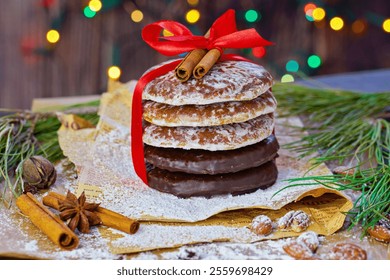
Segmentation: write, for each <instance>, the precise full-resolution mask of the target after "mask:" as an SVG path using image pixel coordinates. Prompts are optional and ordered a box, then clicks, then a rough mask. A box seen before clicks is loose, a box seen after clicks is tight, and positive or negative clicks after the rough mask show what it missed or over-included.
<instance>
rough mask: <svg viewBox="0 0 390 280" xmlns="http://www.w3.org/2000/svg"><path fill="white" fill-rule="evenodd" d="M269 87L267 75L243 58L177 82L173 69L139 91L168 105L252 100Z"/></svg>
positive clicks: (268, 75)
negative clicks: (183, 81) (204, 73)
mask: <svg viewBox="0 0 390 280" xmlns="http://www.w3.org/2000/svg"><path fill="white" fill-rule="evenodd" d="M271 86H272V77H271V75H270V74H269V73H268V72H267V71H266V70H265V69H264V68H263V67H262V66H259V65H256V64H254V63H250V62H244V61H225V62H219V63H217V64H216V65H214V67H213V68H212V69H211V70H210V72H209V73H208V74H207V75H205V76H204V77H203V78H202V79H200V80H197V79H190V80H188V81H187V82H186V83H181V82H180V81H179V80H178V79H177V78H176V77H175V74H174V71H170V72H169V73H167V74H165V75H163V76H161V77H158V78H156V79H155V80H153V81H152V82H150V83H149V84H148V85H147V86H146V87H145V89H144V91H143V99H145V100H152V101H155V102H159V103H166V104H170V105H185V104H196V105H200V104H211V103H216V102H226V101H235V100H252V99H254V98H256V97H258V96H260V95H261V94H263V93H264V92H266V91H267V90H268V89H269V88H270V87H271Z"/></svg>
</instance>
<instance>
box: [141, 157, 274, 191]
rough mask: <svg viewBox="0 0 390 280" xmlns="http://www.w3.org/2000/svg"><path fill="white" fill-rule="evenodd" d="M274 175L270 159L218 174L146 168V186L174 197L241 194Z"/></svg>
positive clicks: (269, 182) (259, 186) (263, 186)
mask: <svg viewBox="0 0 390 280" xmlns="http://www.w3.org/2000/svg"><path fill="white" fill-rule="evenodd" d="M277 177H278V170H277V167H276V164H275V161H274V160H271V161H269V162H267V163H265V164H263V165H261V166H258V167H255V168H250V169H246V170H242V171H240V172H236V173H225V174H218V175H199V174H187V173H183V172H169V171H167V170H163V169H159V168H154V169H152V170H151V171H149V172H148V183H149V187H151V188H153V189H156V190H158V191H161V192H165V193H170V194H173V195H175V196H178V197H182V198H188V197H192V196H203V197H207V198H209V197H212V196H215V195H224V194H232V195H238V194H244V193H250V192H253V191H256V190H258V189H266V188H268V187H270V186H271V185H273V184H274V183H275V181H276V179H277Z"/></svg>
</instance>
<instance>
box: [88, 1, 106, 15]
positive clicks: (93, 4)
mask: <svg viewBox="0 0 390 280" xmlns="http://www.w3.org/2000/svg"><path fill="white" fill-rule="evenodd" d="M102 6H103V5H102V2H101V1H100V0H91V1H89V3H88V7H89V8H90V9H91V11H93V12H99V11H100V10H101V9H102Z"/></svg>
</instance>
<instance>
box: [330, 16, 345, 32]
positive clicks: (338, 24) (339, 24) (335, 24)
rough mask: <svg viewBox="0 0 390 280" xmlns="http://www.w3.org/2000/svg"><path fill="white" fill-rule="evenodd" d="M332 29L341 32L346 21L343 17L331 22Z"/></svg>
mask: <svg viewBox="0 0 390 280" xmlns="http://www.w3.org/2000/svg"><path fill="white" fill-rule="evenodd" d="M329 24H330V28H332V29H333V30H335V31H339V30H341V29H342V28H343V27H344V20H343V19H342V18H341V17H334V18H332V19H331V20H330V22H329Z"/></svg>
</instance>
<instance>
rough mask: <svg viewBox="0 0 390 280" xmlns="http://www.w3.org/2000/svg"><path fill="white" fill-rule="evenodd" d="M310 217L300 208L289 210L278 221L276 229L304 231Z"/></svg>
mask: <svg viewBox="0 0 390 280" xmlns="http://www.w3.org/2000/svg"><path fill="white" fill-rule="evenodd" d="M310 222H311V221H310V217H309V215H308V214H306V213H305V212H303V211H302V210H298V211H290V212H288V213H287V214H286V215H284V216H283V217H281V218H280V219H279V221H278V229H279V230H281V231H294V232H302V231H305V230H306V229H307V228H308V227H309V225H310Z"/></svg>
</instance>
